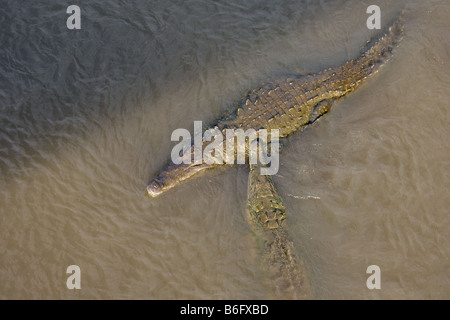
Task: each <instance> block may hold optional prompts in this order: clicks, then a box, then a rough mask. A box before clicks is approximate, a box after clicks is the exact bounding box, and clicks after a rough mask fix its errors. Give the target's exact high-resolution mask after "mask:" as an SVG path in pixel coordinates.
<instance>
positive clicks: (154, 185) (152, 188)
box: [147, 180, 162, 197]
mask: <svg viewBox="0 0 450 320" xmlns="http://www.w3.org/2000/svg"><path fill="white" fill-rule="evenodd" d="M161 193H162V186H161V184H159V182H158V181H156V180H153V181H152V182H151V183H150V184H149V185H148V186H147V194H148V195H149V196H150V197H156V196H158V195H160V194H161Z"/></svg>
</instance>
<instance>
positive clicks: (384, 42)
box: [217, 18, 403, 137]
mask: <svg viewBox="0 0 450 320" xmlns="http://www.w3.org/2000/svg"><path fill="white" fill-rule="evenodd" d="M402 29H403V27H402V24H401V18H398V19H397V20H396V21H395V22H394V23H393V24H392V25H391V26H390V27H389V30H388V32H387V33H386V34H384V36H382V37H380V38H378V40H376V41H375V42H374V43H373V45H371V46H369V49H368V50H367V51H366V52H364V53H363V54H361V55H360V56H359V57H358V58H356V59H353V60H351V61H348V62H347V63H346V64H345V65H343V66H339V67H334V68H329V69H327V70H324V71H322V72H320V73H319V74H317V75H309V76H304V77H300V76H299V77H290V78H284V79H277V80H274V81H270V82H268V83H265V84H264V85H262V86H261V88H259V89H257V90H253V91H252V92H250V93H249V94H248V95H247V97H246V98H245V99H244V100H243V101H242V102H241V103H240V104H239V106H238V108H237V109H235V110H234V112H232V113H231V114H229V115H228V116H226V117H224V118H223V119H222V120H221V121H219V122H218V123H217V127H218V128H219V129H220V130H223V129H226V128H232V129H237V128H242V129H244V130H247V129H255V130H258V129H263V128H265V129H280V137H286V136H287V135H289V134H291V133H293V132H295V131H297V130H298V129H300V128H301V127H303V126H305V125H307V124H309V123H311V122H313V121H315V120H316V118H315V117H314V109H315V106H317V105H318V104H319V103H320V102H322V101H324V100H334V99H336V98H340V97H343V96H345V95H346V94H348V93H349V92H351V91H353V90H354V89H356V88H357V87H359V85H360V84H361V83H362V82H363V80H364V79H366V78H367V77H369V76H370V75H372V74H374V73H376V72H377V71H378V70H379V69H380V67H381V66H382V65H383V64H384V62H386V61H387V60H388V59H389V57H390V56H391V55H392V50H393V48H394V47H395V46H396V44H397V43H398V42H399V41H400V39H401V36H402V31H403V30H402ZM325 112H326V111H325Z"/></svg>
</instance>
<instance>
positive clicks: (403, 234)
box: [0, 0, 450, 299]
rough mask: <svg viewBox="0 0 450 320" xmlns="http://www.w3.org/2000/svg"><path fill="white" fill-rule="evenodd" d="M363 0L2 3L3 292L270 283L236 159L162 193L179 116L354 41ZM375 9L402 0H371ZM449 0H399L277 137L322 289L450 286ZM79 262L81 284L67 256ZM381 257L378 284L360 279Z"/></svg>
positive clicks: (162, 293) (289, 197)
mask: <svg viewBox="0 0 450 320" xmlns="http://www.w3.org/2000/svg"><path fill="white" fill-rule="evenodd" d="M370 4H372V3H370V2H367V1H362V2H361V1H321V2H318V3H317V2H313V1H297V2H289V1H266V2H261V1H246V2H245V4H244V3H242V2H241V1H233V2H231V1H220V2H214V3H205V1H164V2H163V4H162V3H152V2H151V1H129V2H120V3H113V4H108V5H106V4H103V3H102V4H100V3H97V4H94V3H93V2H92V1H82V2H80V4H79V5H80V7H81V9H82V29H81V30H77V31H73V30H72V31H71V30H68V29H67V28H66V23H65V22H66V21H65V20H66V19H67V17H68V15H67V14H66V13H65V10H66V7H65V6H64V5H62V4H59V3H58V2H57V1H35V2H33V3H32V4H31V3H30V4H29V5H28V6H25V5H24V6H20V4H18V3H16V2H15V1H4V5H3V6H2V8H1V9H0V24H1V30H2V31H1V32H0V37H1V43H2V46H1V48H0V70H1V72H0V101H1V104H0V108H1V113H0V174H1V177H2V179H1V180H0V204H1V207H0V256H1V258H0V283H1V285H0V297H1V298H3V299H12V298H27V299H28V298H32V299H48V298H58V299H59V298H63V299H72V298H88V299H89V298H114V299H118V298H123V299H136V298H149V299H265V298H268V297H271V284H270V283H268V281H267V280H265V278H264V276H263V275H262V273H261V271H260V269H259V268H258V265H257V263H255V260H254V259H253V255H254V251H255V245H254V241H253V239H252V237H251V234H250V229H249V226H248V223H247V221H246V219H245V215H244V209H245V201H246V185H247V169H246V168H245V166H242V167H234V168H231V169H228V170H218V171H216V172H210V173H207V174H205V175H203V176H202V177H199V178H198V179H195V180H192V181H190V182H189V183H186V184H183V185H181V186H180V187H179V188H176V189H173V190H171V191H170V192H168V193H167V194H163V195H162V196H161V197H160V198H156V199H149V198H147V197H146V196H145V186H146V184H147V182H148V181H149V180H150V179H151V178H153V177H154V176H155V175H156V174H157V173H158V171H159V170H160V169H161V168H163V167H164V166H165V165H166V164H167V161H168V160H169V156H170V151H171V148H172V147H173V145H174V143H173V142H171V141H170V135H171V133H172V131H173V130H174V129H176V128H187V129H190V130H192V126H193V121H194V120H203V121H205V122H209V121H212V120H214V119H215V118H216V117H218V116H219V115H220V114H221V113H222V112H223V111H225V110H228V109H229V108H230V107H231V106H232V105H233V104H234V103H235V102H236V101H237V100H238V99H239V98H240V97H241V95H242V94H243V93H244V92H245V91H246V90H247V89H250V88H252V87H253V86H255V85H257V84H258V83H259V82H260V81H263V80H265V79H267V78H268V77H271V76H273V75H276V74H277V73H283V72H286V71H289V70H294V68H295V70H297V71H301V72H305V73H307V72H317V71H319V70H321V69H323V68H325V67H328V66H335V65H339V64H342V63H343V62H344V61H346V60H348V59H351V58H353V57H355V56H356V55H357V54H358V52H359V49H360V47H361V46H362V45H363V44H364V42H365V41H366V40H367V39H369V38H370V36H371V35H373V34H374V32H371V31H369V30H367V28H365V21H366V19H367V16H368V15H367V14H366V13H365V11H366V8H367V6H368V5H370ZM378 5H379V6H380V7H381V8H382V14H383V17H384V15H386V17H393V16H394V15H395V14H396V13H397V12H398V8H399V6H398V3H396V2H394V1H381V2H379V4H378ZM449 17H450V5H449V3H448V1H445V0H441V1H427V3H426V4H422V3H421V2H419V1H411V2H408V3H407V4H406V14H405V18H406V24H405V31H406V34H405V37H404V39H403V42H402V44H401V46H400V47H399V48H398V50H396V53H395V55H394V57H393V58H392V60H391V61H390V62H389V64H388V66H386V68H384V69H383V71H382V72H380V73H379V74H378V75H377V76H375V77H374V78H372V79H371V80H370V81H368V83H367V84H366V85H365V86H364V87H363V88H361V89H359V90H358V91H357V92H355V93H354V94H352V95H351V96H349V97H347V98H345V99H344V100H342V101H340V102H339V103H338V104H337V105H336V106H335V107H334V109H333V111H332V112H331V113H330V114H329V115H327V116H326V117H325V118H323V119H322V120H321V121H320V122H319V123H317V125H315V126H312V127H310V128H308V129H307V130H306V131H304V132H302V133H301V134H297V135H294V136H292V137H290V138H289V139H288V141H287V143H286V145H285V147H284V150H283V152H282V154H281V168H280V171H279V174H278V175H277V176H275V178H274V180H275V182H276V184H277V186H278V188H279V190H280V194H281V195H282V196H283V197H284V199H285V202H286V206H287V209H288V212H289V216H288V218H287V224H288V225H289V232H290V235H291V237H292V238H293V239H294V241H295V242H296V243H297V244H298V252H299V253H300V254H301V255H302V257H303V258H304V259H305V261H306V262H307V265H308V268H309V271H310V273H311V283H312V286H313V287H314V290H315V293H316V298H318V299H342V298H347V299H359V298H362V299H399V298H400V299H402V298H407V299H410V298H418V299H429V298H438V299H449V298H450V275H449V271H448V270H449V267H450V262H449V258H448V257H449V248H450V246H449V243H448V241H447V240H448V239H449V236H450V234H449V230H450V223H449V219H448V208H449V205H450V200H449V199H450V198H449V187H450V185H449V181H450V176H449V172H450V161H449V156H450V152H449V150H450V148H449V142H448V137H449V136H450V129H449V128H450V126H449V105H450V102H449V98H450V93H449V90H448V88H449V87H450V76H449V74H450V67H449V58H450V47H449V44H450V41H449V35H448V31H449V27H450V23H449V21H450V19H449ZM72 264H76V265H78V266H80V268H81V273H82V289H81V290H68V289H67V287H66V279H67V276H68V275H67V274H66V268H67V266H69V265H72ZM372 264H375V265H378V266H379V267H380V268H381V272H382V276H381V281H382V282H381V283H382V288H381V290H368V289H367V287H366V279H367V277H368V275H367V274H366V269H367V267H368V266H369V265H372Z"/></svg>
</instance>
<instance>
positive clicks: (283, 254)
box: [247, 165, 312, 299]
mask: <svg viewBox="0 0 450 320" xmlns="http://www.w3.org/2000/svg"><path fill="white" fill-rule="evenodd" d="M259 168H260V166H259V165H250V173H249V178H248V202H247V218H248V220H249V223H250V225H251V226H252V229H253V231H254V233H255V234H256V238H257V242H258V249H259V250H260V251H261V253H262V254H261V264H262V266H263V269H264V271H265V272H266V273H267V274H268V276H269V278H270V279H271V280H272V282H273V283H274V285H275V288H276V298H278V299H308V298H312V293H311V286H310V283H309V278H308V273H307V270H306V268H305V267H304V265H303V262H302V261H301V259H300V258H299V257H298V255H297V254H296V251H295V248H294V243H293V242H292V241H291V240H290V239H289V238H288V234H287V232H286V230H285V228H284V227H283V221H284V219H285V218H286V209H285V207H284V205H283V201H282V199H281V197H280V196H279V194H278V192H277V190H276V188H275V186H274V184H273V180H272V178H271V176H268V175H261V174H260V170H259Z"/></svg>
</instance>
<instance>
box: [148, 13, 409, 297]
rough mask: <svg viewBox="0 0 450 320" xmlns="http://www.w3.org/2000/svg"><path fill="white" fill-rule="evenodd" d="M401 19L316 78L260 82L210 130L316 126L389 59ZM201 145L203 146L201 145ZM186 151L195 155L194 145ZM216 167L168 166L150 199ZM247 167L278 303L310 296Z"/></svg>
mask: <svg viewBox="0 0 450 320" xmlns="http://www.w3.org/2000/svg"><path fill="white" fill-rule="evenodd" d="M402 31H403V26H402V23H401V18H398V19H397V20H395V22H394V23H392V24H391V25H390V27H389V28H388V30H387V32H386V33H384V34H382V35H381V36H379V37H378V38H377V39H375V40H374V41H372V42H370V43H369V44H368V45H367V50H366V51H365V52H363V53H362V54H361V55H360V56H358V57H357V58H355V59H353V60H350V61H348V62H347V63H345V64H344V65H342V66H339V67H333V68H329V69H326V70H324V71H322V72H320V73H318V74H316V75H308V76H300V75H293V76H288V77H285V78H281V79H275V80H272V81H268V82H266V83H264V84H263V85H262V86H261V87H260V88H258V89H256V90H253V91H251V92H249V94H248V95H247V96H246V97H245V98H244V99H243V100H242V101H241V102H240V103H239V104H238V105H237V107H236V108H235V109H234V110H233V111H232V112H230V113H228V114H227V115H225V116H224V117H222V118H220V119H219V120H218V121H217V122H216V123H215V125H214V126H213V127H215V128H217V129H218V130H220V131H221V132H222V133H224V134H225V130H226V129H239V128H241V129H243V130H247V129H254V130H259V129H278V130H279V135H280V137H281V138H285V137H287V136H289V135H290V134H292V133H294V132H296V131H299V130H301V129H303V128H305V127H306V126H308V125H311V124H312V123H314V122H316V121H317V120H318V119H319V118H320V117H322V116H323V115H324V114H326V113H327V112H328V111H330V108H331V106H332V104H333V102H335V101H336V100H337V99H339V98H342V97H344V96H346V95H347V94H348V93H350V92H352V91H354V90H355V89H356V88H358V87H359V86H360V85H361V84H362V83H363V82H364V80H365V79H367V78H368V77H369V76H371V75H373V74H375V73H376V72H377V71H378V70H380V67H381V66H382V65H384V63H385V62H386V61H387V60H388V59H389V58H390V57H391V55H392V51H393V49H394V47H395V46H396V45H397V44H398V43H399V41H400V40H401V37H402ZM205 143H206V142H205V141H204V142H203V144H205ZM190 152H191V153H192V155H193V154H194V146H192V147H191V149H190ZM216 166H218V165H217V164H207V163H200V164H196V163H192V164H173V163H172V164H171V165H169V167H168V168H167V169H166V170H164V171H162V172H161V173H160V175H159V176H158V177H157V178H156V179H154V180H152V181H151V182H150V184H149V185H148V186H147V193H148V195H149V196H151V197H155V196H158V195H159V194H161V193H162V192H165V191H166V190H168V189H170V188H172V187H175V186H177V185H179V184H180V183H181V182H183V181H185V180H186V179H188V178H190V177H192V176H193V175H195V174H196V173H198V172H200V171H203V170H205V169H208V168H213V167H216ZM259 166H260V165H258V164H256V165H253V164H251V165H250V173H249V179H248V203H247V213H248V219H249V222H250V224H251V226H252V227H253V230H254V231H255V232H256V233H258V234H259V237H258V239H261V241H259V243H260V244H261V248H262V249H261V250H262V259H263V262H264V263H265V265H266V269H267V271H268V273H269V274H270V276H271V278H272V279H273V280H274V282H275V287H276V289H277V292H278V295H277V296H278V297H280V298H302V297H310V296H311V291H310V284H309V280H308V276H307V272H306V268H299V267H298V265H299V263H301V261H300V259H299V258H298V256H297V255H296V254H295V250H294V247H293V243H292V241H290V240H289V239H288V237H287V232H286V230H285V229H284V226H283V220H284V219H285V217H286V210H285V207H284V205H283V202H282V199H281V197H280V196H279V194H278V192H277V190H276V188H275V186H274V184H273V181H272V178H271V176H268V175H266V176H264V175H260V174H259V173H258V170H257V169H258V167H259Z"/></svg>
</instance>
